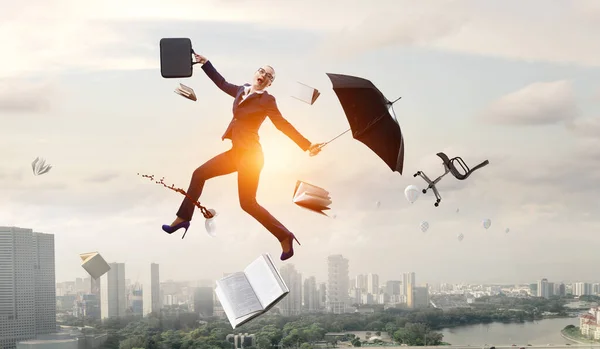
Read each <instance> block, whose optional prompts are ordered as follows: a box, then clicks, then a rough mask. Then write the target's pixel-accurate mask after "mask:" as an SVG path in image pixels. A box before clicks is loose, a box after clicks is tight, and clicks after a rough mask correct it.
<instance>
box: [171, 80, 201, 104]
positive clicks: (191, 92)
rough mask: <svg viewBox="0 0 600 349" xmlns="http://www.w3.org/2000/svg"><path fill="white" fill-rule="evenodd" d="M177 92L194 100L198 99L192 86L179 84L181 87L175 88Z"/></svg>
mask: <svg viewBox="0 0 600 349" xmlns="http://www.w3.org/2000/svg"><path fill="white" fill-rule="evenodd" d="M175 93H177V94H178V95H180V96H183V97H185V98H187V99H190V100H192V101H196V100H197V99H196V94H195V93H194V90H193V89H192V88H191V87H187V86H185V85H184V84H179V87H178V88H177V89H176V90H175Z"/></svg>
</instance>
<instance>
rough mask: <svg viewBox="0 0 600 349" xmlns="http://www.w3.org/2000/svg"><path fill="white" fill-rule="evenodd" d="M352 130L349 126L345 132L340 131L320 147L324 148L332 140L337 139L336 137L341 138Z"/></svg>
mask: <svg viewBox="0 0 600 349" xmlns="http://www.w3.org/2000/svg"><path fill="white" fill-rule="evenodd" d="M350 130H351V129H350V128H349V129H347V130H346V131H344V132H342V133H340V134H339V135H337V136H335V137H333V138H332V139H330V140H328V141H327V142H325V143H323V144H321V146H320V147H319V149H322V148H323V147H324V146H326V145H327V144H329V143H331V142H333V141H335V140H336V139H338V138H340V137H341V136H343V135H345V134H346V133H348V131H350Z"/></svg>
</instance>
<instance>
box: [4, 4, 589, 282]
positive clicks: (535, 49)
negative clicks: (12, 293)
mask: <svg viewBox="0 0 600 349" xmlns="http://www.w3.org/2000/svg"><path fill="white" fill-rule="evenodd" d="M375 2H376V4H375ZM84 6H89V7H87V8H84ZM0 8H2V9H3V11H2V12H1V13H0V22H1V23H2V25H1V26H0V42H2V55H1V56H0V61H1V62H2V64H0V117H1V120H2V124H1V125H2V126H1V128H0V154H2V159H3V161H2V163H1V164H0V179H1V183H0V193H1V195H0V198H1V200H0V225H5V226H19V227H25V228H32V229H34V230H35V231H39V232H46V233H51V234H54V235H55V243H56V279H57V281H68V280H72V279H74V278H75V277H83V276H85V275H86V274H85V271H84V270H83V269H82V268H81V266H80V261H79V257H78V255H79V254H80V253H83V252H88V251H99V252H100V253H101V254H102V255H103V256H104V257H105V259H106V260H107V261H109V262H124V263H127V265H126V267H127V269H126V273H127V278H129V279H131V280H132V281H133V282H135V281H140V282H146V281H147V280H148V279H149V274H150V263H151V262H156V263H159V264H160V266H161V278H162V279H163V280H165V279H175V280H190V279H212V280H214V279H216V278H218V277H220V276H222V274H223V273H225V272H233V271H238V270H242V269H243V268H244V267H245V265H247V264H248V263H250V262H251V261H252V260H253V259H255V258H256V257H257V256H258V255H259V254H261V253H265V252H268V253H270V254H271V255H272V256H273V257H274V258H275V259H276V260H277V262H278V265H282V263H281V262H279V254H280V253H281V249H280V246H279V243H278V242H277V241H276V240H275V238H273V237H272V236H271V235H270V233H269V232H268V231H266V230H265V229H264V228H263V227H262V226H261V225H260V224H259V223H258V222H256V221H255V220H254V219H253V218H252V217H250V216H248V215H247V214H246V213H245V212H243V211H242V210H241V208H240V207H239V201H238V197H237V184H236V175H235V174H232V175H229V176H226V177H220V178H216V179H213V180H210V181H209V182H208V183H207V184H206V186H205V191H204V195H203V197H202V199H201V202H202V203H203V204H204V205H206V206H208V207H211V208H215V209H216V210H217V211H218V212H219V216H218V217H217V225H218V231H217V237H216V238H212V237H210V236H209V235H208V234H207V233H206V231H205V228H204V219H203V217H202V216H201V214H200V212H199V211H197V212H196V216H195V219H194V220H193V222H192V226H191V228H190V230H189V232H188V234H187V236H186V238H185V240H181V238H180V237H181V233H182V232H178V233H177V234H174V235H172V236H170V235H167V234H165V233H164V232H163V231H162V230H161V225H162V224H165V223H167V224H168V223H171V222H172V221H173V219H174V218H175V213H176V211H177V209H178V207H179V204H180V202H181V200H182V198H183V197H182V196H181V195H180V194H177V193H174V192H172V191H169V190H167V189H164V188H162V187H160V186H159V185H156V184H153V183H151V182H150V181H149V180H147V179H143V178H141V177H139V176H137V173H138V172H141V173H146V174H155V175H156V176H158V177H162V176H164V177H166V181H167V182H169V184H171V183H174V184H176V185H177V186H179V187H183V188H187V186H188V183H189V180H190V176H191V173H192V171H193V170H194V169H195V168H196V167H198V166H199V165H200V164H202V163H203V162H204V161H206V160H208V159H210V158H211V157H212V156H214V155H216V154H218V153H220V152H222V151H225V150H227V149H229V147H230V142H229V141H228V140H226V141H221V135H222V133H223V132H224V130H225V129H226V127H227V125H228V123H229V121H230V119H231V106H232V98H231V97H229V96H228V95H226V94H224V93H223V92H221V91H220V90H219V89H218V88H217V87H215V86H214V84H213V83H212V82H211V81H210V80H209V79H208V78H207V77H206V76H205V74H204V72H203V71H201V70H200V69H199V67H196V68H195V72H194V76H193V77H192V78H189V79H181V80H179V79H163V78H162V77H161V75H160V62H159V45H158V44H159V40H160V39H161V38H164V37H189V38H190V39H191V40H192V42H193V47H194V50H195V51H196V52H197V53H200V54H203V55H205V56H207V57H208V58H209V59H210V60H211V61H212V62H213V64H214V66H215V67H216V68H217V69H218V70H219V72H221V73H222V74H223V75H224V76H225V78H226V79H228V80H229V81H231V82H233V83H236V84H243V83H245V82H248V81H249V80H250V79H251V77H252V74H253V72H254V71H255V70H256V69H257V68H258V67H259V66H261V65H263V64H270V65H272V66H273V67H275V69H276V72H277V80H276V81H275V83H274V84H273V86H272V87H271V88H270V92H271V93H272V94H273V95H275V96H276V97H277V102H278V105H279V108H280V110H281V111H282V113H283V115H284V116H285V117H286V118H287V119H288V120H289V121H290V122H291V123H292V124H293V125H295V126H296V127H297V129H298V130H300V132H302V133H303V134H304V135H305V136H306V137H307V138H308V139H309V140H310V141H312V142H313V143H317V142H323V141H327V140H329V139H331V138H333V137H334V136H336V135H337V134H339V133H340V132H342V131H344V130H346V129H347V128H348V122H347V120H346V118H345V115H344V112H343V110H342V108H341V106H340V104H339V101H338V99H337V97H336V96H335V94H334V93H333V91H332V89H331V83H330V81H329V80H328V78H327V76H326V75H325V73H326V72H329V73H341V74H349V75H356V76H361V77H364V78H367V79H369V80H371V81H372V82H373V83H374V84H375V85H377V86H378V87H379V89H380V90H381V91H382V92H383V93H384V94H385V95H386V97H387V98H388V99H391V100H393V99H396V98H398V97H402V99H401V100H400V101H399V102H397V103H396V104H395V111H396V113H397V116H398V119H399V122H400V126H401V128H402V132H403V134H404V137H405V144H406V148H405V156H406V157H405V166H404V168H405V171H404V174H403V175H402V176H401V175H399V174H398V173H394V172H392V171H390V169H389V168H388V167H387V166H386V165H385V163H384V162H383V161H382V160H380V159H379V158H378V157H377V156H376V155H375V154H374V153H373V152H372V151H371V150H369V149H368V148H367V147H366V146H364V145H363V144H362V143H360V142H358V141H356V140H354V139H353V138H352V136H351V134H346V135H344V136H342V137H340V138H339V139H337V140H335V141H334V142H332V143H331V144H329V145H327V146H326V147H325V148H324V149H323V151H322V153H321V154H319V155H318V156H316V157H309V156H308V154H307V153H303V152H302V151H301V150H300V149H299V148H298V147H297V146H296V145H295V144H294V143H293V142H292V141H291V140H289V139H288V138H287V137H286V136H285V135H283V134H282V133H281V132H279V131H278V130H277V129H275V127H274V126H273V125H272V123H271V122H270V121H269V120H267V121H265V123H264V125H263V127H262V129H261V131H260V136H261V142H262V144H263V148H264V152H265V158H266V164H265V168H264V170H263V173H262V177H261V184H260V188H259V192H258V201H259V202H260V203H261V204H262V205H263V206H265V207H266V208H267V209H268V210H269V211H270V212H271V213H273V214H274V215H275V216H276V217H277V218H278V219H279V220H280V221H282V222H283V223H284V224H286V225H287V226H288V227H289V229H290V230H292V231H293V232H294V233H295V234H296V236H297V237H298V239H299V240H300V242H301V243H302V246H300V247H296V255H295V256H294V257H293V258H292V259H291V260H290V261H288V262H286V263H293V264H294V265H295V266H296V268H297V269H298V270H299V271H300V272H302V273H303V275H304V276H310V275H315V276H316V277H317V279H318V280H319V281H325V280H326V275H327V269H326V267H327V262H326V260H327V256H328V255H331V254H342V255H343V256H344V257H346V258H348V259H349V260H350V276H351V277H353V276H354V275H356V274H358V273H369V272H371V273H377V274H379V275H380V280H381V281H385V280H388V279H401V273H402V272H408V271H414V272H416V275H417V283H424V282H430V283H431V282H506V283H511V282H535V280H537V279H539V278H542V277H546V278H548V279H550V280H551V281H560V280H564V281H600V280H598V276H597V275H596V274H595V273H594V268H593V267H591V266H592V265H595V263H596V262H597V246H598V244H599V243H600V236H598V235H597V234H598V232H599V230H600V216H599V214H598V213H599V212H600V202H599V199H600V186H599V185H598V179H599V178H600V150H599V149H600V147H599V145H600V119H599V117H600V45H598V37H599V36H600V6H599V5H598V2H597V1H594V0H590V1H585V0H578V1H572V2H565V1H550V0H539V1H537V0H533V1H527V2H523V1H516V0H514V1H512V0H510V1H509V0H498V1H485V2H484V1H475V0H473V1H468V0H465V1H441V0H435V1H433V0H431V1H419V2H418V3H417V2H416V1H400V0H389V1H387V0H377V1H375V0H374V1H370V2H368V3H367V2H366V1H358V0H328V1H326V2H324V1H317V0H302V1H296V0H286V1H275V0H252V1H249V0H248V1H244V0H212V1H209V0H194V1H191V0H189V1H188V0H182V1H178V2H172V1H159V0H154V1H148V0H144V1H141V0H128V1H127V2H120V1H119V2H117V1H116V0H107V1H102V2H94V3H92V2H82V1H75V0H53V1H45V0H44V1H42V0H35V1H28V2H21V3H17V2H9V1H7V0H0ZM6 9H8V10H6ZM297 81H301V82H303V83H305V84H308V85H311V86H314V87H315V88H317V89H319V90H320V91H321V93H322V94H321V96H320V97H319V99H318V100H317V102H316V103H315V104H314V105H312V106H310V105H308V104H304V103H302V102H300V101H298V100H296V99H293V98H291V95H292V94H294V92H295V88H296V82H297ZM180 82H182V83H184V84H186V85H188V86H190V87H192V88H194V89H195V91H196V93H197V94H198V101H197V102H192V101H189V100H186V99H184V98H182V97H180V96H178V95H176V94H175V93H173V90H174V89H175V88H176V87H177V85H178V84H179V83H180ZM439 151H444V152H446V154H448V155H449V156H450V157H455V156H461V157H462V158H463V159H464V160H465V161H466V162H467V164H468V165H470V166H474V165H476V164H478V163H479V162H481V161H483V160H485V159H488V160H489V161H490V165H489V166H487V167H484V168H483V169H481V170H479V171H477V172H475V173H474V174H473V175H472V176H471V177H470V178H468V179H467V180H465V181H458V180H456V179H455V178H453V177H451V176H447V177H445V178H444V179H443V180H442V181H441V182H440V183H439V184H438V189H439V190H440V193H441V195H442V198H443V200H442V202H441V205H440V207H437V208H436V207H434V206H433V203H434V201H435V198H434V197H433V194H432V193H428V194H427V195H425V196H421V197H420V198H419V199H418V201H417V202H415V203H414V204H412V205H411V204H410V203H409V202H408V201H407V200H406V198H405V197H404V188H405V187H406V186H408V185H410V184H414V185H417V186H419V187H421V188H422V187H423V185H424V183H425V182H424V181H423V180H422V179H420V178H413V176H412V174H413V173H414V172H416V171H418V170H422V171H425V173H426V174H428V175H429V176H430V177H435V176H437V175H439V174H441V173H442V171H443V167H442V163H441V161H440V160H439V159H438V158H437V157H436V156H435V154H436V153H437V152H439ZM37 156H40V157H43V158H45V159H46V160H47V162H48V163H50V164H51V165H52V166H53V168H52V170H51V171H50V172H49V173H47V174H45V175H42V176H34V175H33V174H32V170H31V167H30V164H31V162H32V161H33V160H34V159H35V157H37ZM298 179H301V180H305V181H307V182H309V183H312V184H315V185H318V186H321V187H324V188H325V189H327V190H329V191H330V193H331V196H332V200H333V204H332V210H331V211H332V214H335V215H336V218H335V219H332V218H328V217H323V216H320V215H317V214H315V213H312V212H309V211H307V210H304V209H301V208H299V207H297V206H295V205H294V204H293V203H292V201H291V197H292V194H293V189H294V185H295V183H296V180H298ZM377 201H379V202H380V203H381V205H380V206H379V207H377V205H376V203H377ZM457 209H458V212H457ZM486 218H489V219H491V220H492V226H491V228H490V229H488V230H485V229H484V228H483V227H482V221H483V220H484V219H486ZM423 220H425V221H428V222H429V225H430V229H429V230H428V231H427V232H426V233H422V232H421V231H420V229H419V225H420V223H421V221H423ZM506 228H509V229H510V232H509V233H505V229H506ZM461 233H462V234H464V240H462V241H459V240H458V239H457V236H458V235H459V234H461Z"/></svg>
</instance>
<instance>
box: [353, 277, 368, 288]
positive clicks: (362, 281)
mask: <svg viewBox="0 0 600 349" xmlns="http://www.w3.org/2000/svg"><path fill="white" fill-rule="evenodd" d="M354 288H356V289H358V290H360V291H361V292H367V275H364V274H358V275H356V281H355V283H354Z"/></svg>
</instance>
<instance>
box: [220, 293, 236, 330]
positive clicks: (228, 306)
mask: <svg viewBox="0 0 600 349" xmlns="http://www.w3.org/2000/svg"><path fill="white" fill-rule="evenodd" d="M217 283H218V281H217ZM215 294H216V295H217V298H218V299H219V302H221V306H222V307H223V311H225V315H227V320H229V323H230V324H231V327H233V328H235V326H236V321H235V315H234V313H233V309H232V308H231V304H229V301H228V300H227V297H225V294H224V293H223V291H221V288H220V287H219V286H217V287H216V288H215Z"/></svg>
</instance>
